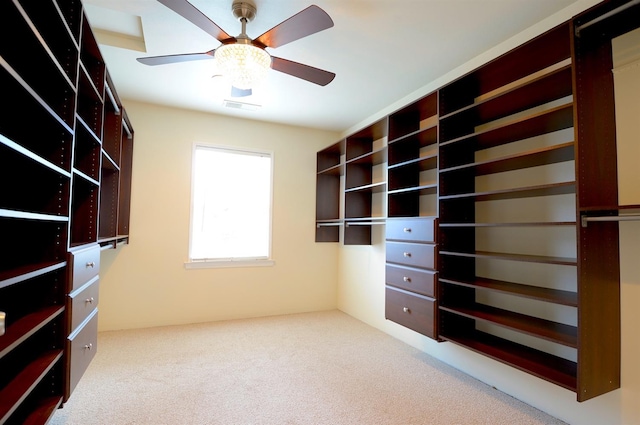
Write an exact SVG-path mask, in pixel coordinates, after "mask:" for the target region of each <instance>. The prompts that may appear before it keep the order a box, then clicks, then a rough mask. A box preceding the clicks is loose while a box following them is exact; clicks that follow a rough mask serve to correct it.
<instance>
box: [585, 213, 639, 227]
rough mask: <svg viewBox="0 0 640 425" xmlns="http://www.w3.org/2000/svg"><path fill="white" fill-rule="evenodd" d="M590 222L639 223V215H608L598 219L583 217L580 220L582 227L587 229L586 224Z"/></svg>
mask: <svg viewBox="0 0 640 425" xmlns="http://www.w3.org/2000/svg"><path fill="white" fill-rule="evenodd" d="M590 221H640V214H629V215H609V216H600V217H589V216H587V215H583V216H582V218H581V222H582V227H587V223H588V222H590Z"/></svg>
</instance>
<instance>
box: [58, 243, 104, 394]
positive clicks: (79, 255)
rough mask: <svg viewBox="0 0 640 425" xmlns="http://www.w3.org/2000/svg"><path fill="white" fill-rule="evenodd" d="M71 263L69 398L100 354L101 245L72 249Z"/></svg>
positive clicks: (67, 390)
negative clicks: (98, 339)
mask: <svg viewBox="0 0 640 425" xmlns="http://www.w3.org/2000/svg"><path fill="white" fill-rule="evenodd" d="M69 265H70V267H69V270H70V277H69V282H70V283H69V292H68V294H67V310H68V311H69V314H68V323H67V334H68V337H67V347H66V356H67V359H66V366H67V367H66V379H65V383H66V384H65V390H64V394H65V401H66V400H67V399H68V398H69V397H70V396H71V393H72V392H73V390H74V388H75V387H76V385H77V384H78V381H79V380H80V378H81V377H82V375H83V374H84V372H85V370H86V369H87V367H88V366H89V363H91V360H92V359H93V357H94V356H95V354H96V348H97V342H98V341H97V338H98V288H99V286H98V284H99V280H100V278H99V271H100V245H98V244H92V245H89V246H86V245H85V246H84V247H83V248H82V249H76V250H73V251H70V252H69Z"/></svg>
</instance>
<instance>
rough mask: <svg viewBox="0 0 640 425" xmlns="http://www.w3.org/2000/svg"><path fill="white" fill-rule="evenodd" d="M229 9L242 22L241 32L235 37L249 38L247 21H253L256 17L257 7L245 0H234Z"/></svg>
mask: <svg viewBox="0 0 640 425" xmlns="http://www.w3.org/2000/svg"><path fill="white" fill-rule="evenodd" d="M231 10H232V11H233V16H235V17H236V18H237V19H238V20H239V21H240V23H241V24H242V32H241V33H240V35H239V36H237V37H236V39H238V40H240V39H246V40H251V39H250V38H249V36H248V35H247V22H251V21H253V19H254V18H255V17H256V13H257V9H256V7H255V5H253V4H252V3H249V2H246V1H235V2H233V5H231Z"/></svg>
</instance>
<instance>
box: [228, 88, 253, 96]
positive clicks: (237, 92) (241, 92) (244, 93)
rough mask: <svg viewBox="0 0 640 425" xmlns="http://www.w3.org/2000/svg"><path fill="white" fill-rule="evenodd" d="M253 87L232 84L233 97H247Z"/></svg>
mask: <svg viewBox="0 0 640 425" xmlns="http://www.w3.org/2000/svg"><path fill="white" fill-rule="evenodd" d="M251 94H252V91H251V89H239V88H237V87H234V86H231V97H246V96H251Z"/></svg>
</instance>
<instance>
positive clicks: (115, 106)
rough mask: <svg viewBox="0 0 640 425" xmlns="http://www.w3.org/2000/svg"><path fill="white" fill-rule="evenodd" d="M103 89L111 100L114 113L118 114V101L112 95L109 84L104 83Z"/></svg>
mask: <svg viewBox="0 0 640 425" xmlns="http://www.w3.org/2000/svg"><path fill="white" fill-rule="evenodd" d="M105 91H106V92H107V96H109V100H111V104H112V105H113V109H114V110H115V112H116V115H120V107H119V106H118V102H116V97H115V96H114V95H113V92H112V91H111V87H109V84H105Z"/></svg>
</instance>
